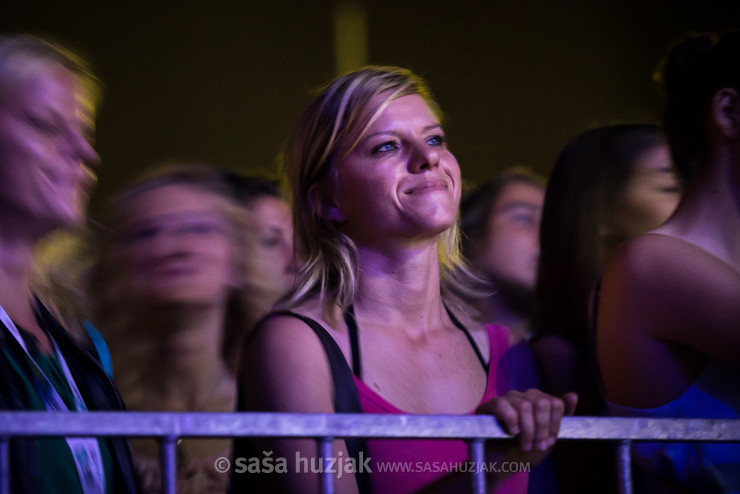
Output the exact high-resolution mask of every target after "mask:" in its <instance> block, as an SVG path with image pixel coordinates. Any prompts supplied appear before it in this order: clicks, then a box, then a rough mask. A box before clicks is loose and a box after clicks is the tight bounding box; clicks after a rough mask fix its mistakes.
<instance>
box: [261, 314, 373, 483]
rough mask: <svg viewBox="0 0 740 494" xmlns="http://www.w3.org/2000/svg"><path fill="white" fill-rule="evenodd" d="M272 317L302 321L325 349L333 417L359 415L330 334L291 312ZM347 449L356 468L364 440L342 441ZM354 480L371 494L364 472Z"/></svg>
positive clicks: (353, 390)
mask: <svg viewBox="0 0 740 494" xmlns="http://www.w3.org/2000/svg"><path fill="white" fill-rule="evenodd" d="M271 315H272V316H289V317H295V318H296V319H300V320H301V321H303V322H304V323H305V324H306V325H308V327H310V328H311V329H312V330H313V332H314V333H316V336H318V337H319V340H320V341H321V346H323V347H324V352H326V357H327V359H328V360H329V367H330V369H331V377H332V381H333V382H334V411H335V412H336V413H362V407H361V406H360V395H359V393H358V392H357V386H356V385H355V381H354V377H353V375H352V371H351V370H350V368H349V365H348V364H347V360H346V359H345V358H344V354H343V353H342V350H341V349H340V348H339V345H337V342H336V341H334V338H332V337H331V335H330V334H329V332H328V331H327V330H326V329H325V328H324V327H323V326H322V325H321V324H319V323H318V322H317V321H315V320H314V319H311V318H310V317H306V316H304V315H301V314H297V313H295V312H290V311H281V312H273V313H272V314H271ZM344 442H345V444H346V445H347V453H349V455H350V456H351V457H352V458H354V459H355V461H356V462H357V463H356V464H357V465H358V466H359V465H361V464H362V462H363V457H364V458H367V457H368V456H367V444H366V441H365V439H364V438H347V439H345V441H344ZM355 479H356V480H357V486H358V488H359V490H360V494H365V493H368V492H370V477H369V475H368V473H367V472H365V471H364V469H361V470H360V471H358V472H357V473H356V474H355Z"/></svg>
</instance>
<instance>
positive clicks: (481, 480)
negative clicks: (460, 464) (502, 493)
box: [468, 438, 487, 494]
mask: <svg viewBox="0 0 740 494" xmlns="http://www.w3.org/2000/svg"><path fill="white" fill-rule="evenodd" d="M483 446H484V442H483V439H480V438H476V439H471V440H470V441H469V442H468V451H469V453H468V455H469V456H470V459H471V460H472V462H473V469H474V470H473V472H472V474H473V478H472V480H473V492H474V493H475V494H485V492H486V469H485V468H483V466H484V462H485V461H486V458H485V450H484V449H483ZM486 466H487V465H486Z"/></svg>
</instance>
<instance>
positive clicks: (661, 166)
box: [610, 145, 681, 238]
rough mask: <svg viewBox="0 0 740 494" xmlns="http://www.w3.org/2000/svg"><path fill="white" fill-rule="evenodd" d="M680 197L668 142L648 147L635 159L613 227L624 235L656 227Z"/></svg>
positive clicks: (635, 233) (615, 231)
mask: <svg viewBox="0 0 740 494" xmlns="http://www.w3.org/2000/svg"><path fill="white" fill-rule="evenodd" d="M680 198H681V187H680V185H679V182H678V180H677V179H676V176H675V174H674V172H673V169H672V166H671V157H670V153H669V150H668V146H665V145H659V146H655V147H653V148H651V149H648V150H646V151H645V152H644V153H642V154H641V155H640V156H639V157H638V159H637V160H636V161H635V164H634V167H633V171H632V175H631V176H630V178H629V179H628V181H627V184H626V186H625V189H624V193H623V195H622V197H621V198H620V200H619V202H618V204H617V207H616V208H615V213H614V215H613V217H612V225H611V228H610V230H611V231H613V232H614V233H615V234H616V235H618V236H620V237H622V238H630V237H633V236H635V235H639V234H641V233H644V232H646V231H649V230H653V229H655V228H657V227H658V226H660V225H661V224H663V223H664V222H665V221H666V220H667V219H668V218H669V217H670V216H671V214H673V211H674V210H675V209H676V206H678V202H679V200H680Z"/></svg>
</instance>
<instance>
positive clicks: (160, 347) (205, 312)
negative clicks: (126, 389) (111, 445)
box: [124, 306, 229, 410]
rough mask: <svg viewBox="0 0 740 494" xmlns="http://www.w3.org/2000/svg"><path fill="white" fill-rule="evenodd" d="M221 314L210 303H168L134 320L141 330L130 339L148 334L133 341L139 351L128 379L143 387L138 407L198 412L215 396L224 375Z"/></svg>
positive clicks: (225, 375)
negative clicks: (175, 304)
mask: <svg viewBox="0 0 740 494" xmlns="http://www.w3.org/2000/svg"><path fill="white" fill-rule="evenodd" d="M224 317H225V309H224V308H223V307H219V306H214V307H179V308H176V307H173V308H168V309H167V310H163V311H157V313H156V314H154V313H151V312H150V313H149V314H148V317H142V318H139V322H138V326H139V327H140V328H142V331H140V332H137V334H136V336H135V337H136V338H142V339H143V338H147V334H149V336H148V338H147V340H148V341H141V342H140V345H132V349H133V347H136V348H137V351H140V353H139V355H138V356H137V358H136V359H135V361H136V364H133V361H132V365H134V366H135V367H132V369H131V371H132V372H131V373H130V374H129V375H130V376H131V377H132V379H130V380H128V383H129V386H130V387H133V388H136V387H138V388H140V389H141V390H142V391H143V390H145V392H144V393H143V394H142V395H140V396H142V398H143V400H144V401H145V403H143V404H142V403H137V404H136V407H137V408H139V409H141V408H142V405H144V406H146V405H147V403H146V402H148V403H149V404H152V405H154V408H155V409H160V408H161V409H168V410H202V409H204V408H206V407H208V406H209V404H210V403H209V402H211V401H212V400H214V399H216V396H217V394H218V393H219V390H220V389H221V387H222V385H223V383H224V381H225V380H228V378H229V373H228V370H227V368H226V364H225V363H224V361H223V359H222V356H221V341H222V333H223V325H224ZM124 344H125V341H124ZM142 350H143V351H142ZM134 369H138V370H134ZM136 401H138V400H136ZM157 404H158V406H157Z"/></svg>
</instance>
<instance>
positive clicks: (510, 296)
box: [460, 167, 557, 493]
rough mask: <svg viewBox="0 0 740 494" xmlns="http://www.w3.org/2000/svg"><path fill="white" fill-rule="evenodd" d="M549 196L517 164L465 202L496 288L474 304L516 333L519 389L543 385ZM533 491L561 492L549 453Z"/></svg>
mask: <svg viewBox="0 0 740 494" xmlns="http://www.w3.org/2000/svg"><path fill="white" fill-rule="evenodd" d="M544 200H545V180H544V179H543V178H541V177H539V176H537V175H535V174H534V173H532V172H531V171H530V170H528V169H527V168H523V167H514V168H510V169H507V170H504V171H503V172H502V173H500V174H499V175H498V176H497V177H496V178H495V179H493V180H491V181H489V182H486V183H484V184H483V185H480V186H479V187H476V188H475V189H473V190H472V191H471V192H469V193H468V194H467V195H466V196H465V197H464V198H463V200H462V203H461V206H460V229H461V230H462V248H463V254H465V257H466V258H467V259H468V261H469V262H470V265H471V267H472V268H473V270H474V271H475V272H476V273H477V274H479V275H480V276H481V277H483V278H484V279H485V280H487V281H489V282H490V283H491V287H492V293H491V294H490V296H488V297H485V298H482V299H477V300H472V301H471V303H473V304H475V305H476V306H477V307H478V308H479V310H480V311H481V314H483V318H484V320H487V321H491V322H494V323H496V324H501V325H502V326H506V327H507V328H508V329H509V331H510V332H511V339H512V344H511V348H510V349H509V351H508V352H507V356H506V358H508V359H509V362H510V364H509V365H510V366H511V367H512V369H515V370H516V372H511V373H510V379H511V381H510V383H509V385H510V387H511V389H516V390H519V391H524V390H526V389H529V388H533V387H534V388H539V387H541V383H540V379H539V377H538V376H537V369H536V365H535V362H534V357H533V355H532V349H531V347H530V344H529V339H530V338H531V337H532V328H531V323H532V317H533V315H534V313H535V300H536V297H535V286H536V282H537V265H538V262H539V257H540V219H541V218H542V204H543V202H544ZM529 492H532V493H545V492H557V488H556V482H555V473H554V470H553V465H552V462H551V461H550V459H549V458H548V459H547V460H546V461H544V462H543V464H541V465H539V466H538V467H537V468H536V469H535V470H532V472H531V474H530V485H529Z"/></svg>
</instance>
